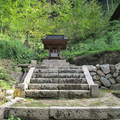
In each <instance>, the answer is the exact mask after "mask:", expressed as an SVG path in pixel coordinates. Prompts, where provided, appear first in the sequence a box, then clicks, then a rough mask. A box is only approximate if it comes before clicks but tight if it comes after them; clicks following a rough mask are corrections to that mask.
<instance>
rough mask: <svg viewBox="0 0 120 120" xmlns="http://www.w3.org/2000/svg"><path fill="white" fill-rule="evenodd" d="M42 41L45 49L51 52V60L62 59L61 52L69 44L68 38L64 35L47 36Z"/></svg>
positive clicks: (49, 55)
mask: <svg viewBox="0 0 120 120" xmlns="http://www.w3.org/2000/svg"><path fill="white" fill-rule="evenodd" d="M41 40H42V43H43V44H44V49H48V50H49V54H48V58H49V59H60V58H61V50H65V49H66V47H67V42H68V38H67V37H64V35H46V37H45V38H42V39H41Z"/></svg>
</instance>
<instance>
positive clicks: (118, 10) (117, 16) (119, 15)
mask: <svg viewBox="0 0 120 120" xmlns="http://www.w3.org/2000/svg"><path fill="white" fill-rule="evenodd" d="M119 19H120V3H119V5H118V7H117V8H116V10H115V12H114V13H113V15H112V16H111V18H110V20H109V21H113V20H119Z"/></svg>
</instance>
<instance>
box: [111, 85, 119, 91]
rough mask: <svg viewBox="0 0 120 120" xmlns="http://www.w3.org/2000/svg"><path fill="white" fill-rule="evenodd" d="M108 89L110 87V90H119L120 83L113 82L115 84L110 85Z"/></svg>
mask: <svg viewBox="0 0 120 120" xmlns="http://www.w3.org/2000/svg"><path fill="white" fill-rule="evenodd" d="M110 89H111V90H120V83H118V84H115V85H112V86H111V87H110Z"/></svg>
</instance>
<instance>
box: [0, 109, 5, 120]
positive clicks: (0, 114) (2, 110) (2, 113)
mask: <svg viewBox="0 0 120 120" xmlns="http://www.w3.org/2000/svg"><path fill="white" fill-rule="evenodd" d="M4 110H5V108H4V107H0V120H3V118H4Z"/></svg>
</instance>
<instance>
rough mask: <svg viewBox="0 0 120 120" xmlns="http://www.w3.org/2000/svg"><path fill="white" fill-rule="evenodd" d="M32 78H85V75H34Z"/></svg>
mask: <svg viewBox="0 0 120 120" xmlns="http://www.w3.org/2000/svg"><path fill="white" fill-rule="evenodd" d="M32 78H85V75H84V74H83V73H81V74H80V73H41V74H40V73H33V75H32Z"/></svg>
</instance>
